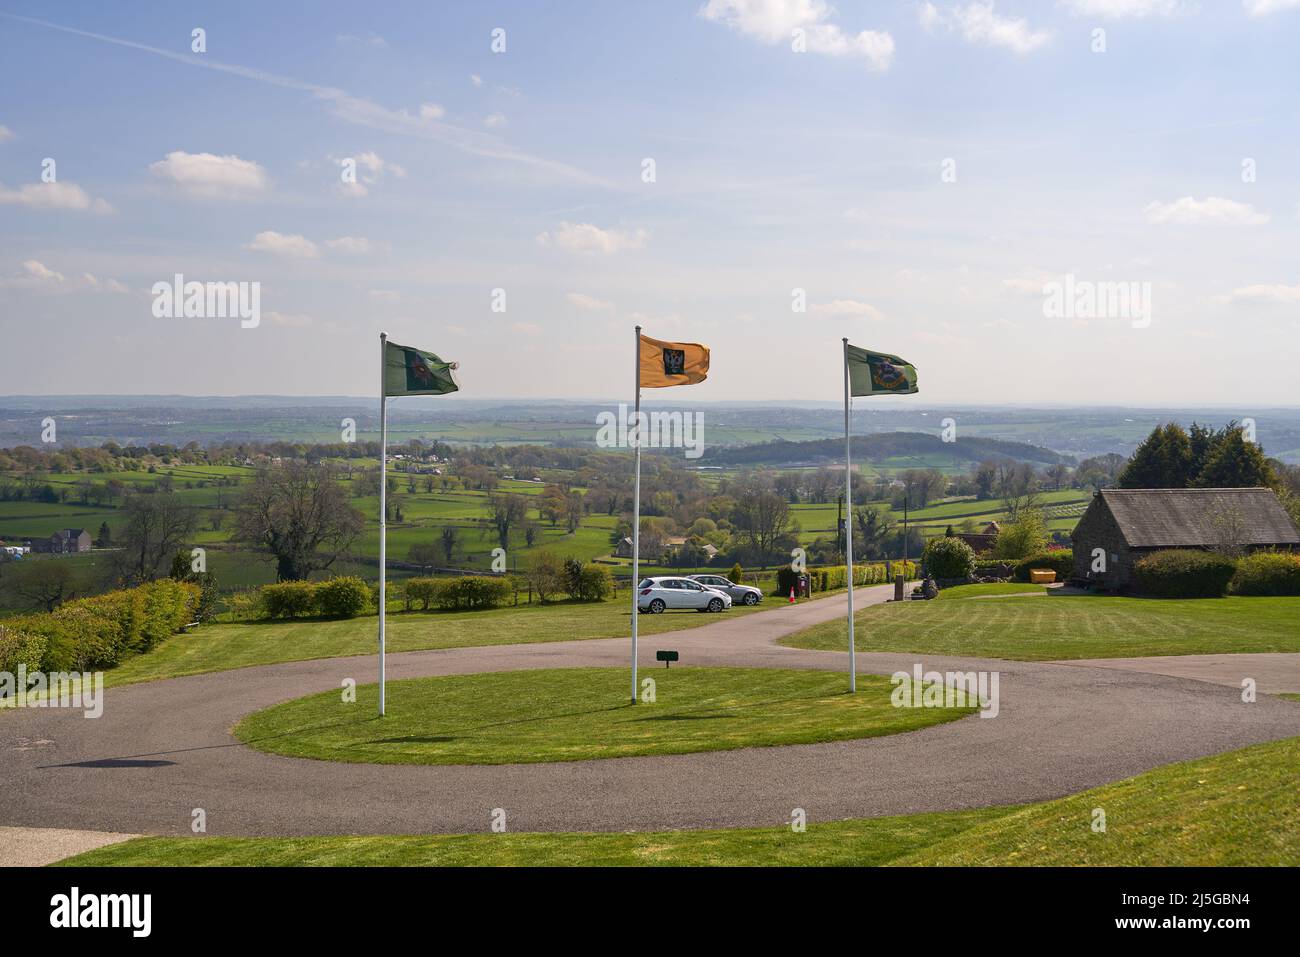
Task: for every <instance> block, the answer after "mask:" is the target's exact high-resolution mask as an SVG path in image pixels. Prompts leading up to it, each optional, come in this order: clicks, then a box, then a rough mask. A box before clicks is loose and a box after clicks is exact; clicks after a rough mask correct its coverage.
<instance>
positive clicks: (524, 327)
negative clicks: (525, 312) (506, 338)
mask: <svg viewBox="0 0 1300 957" xmlns="http://www.w3.org/2000/svg"><path fill="white" fill-rule="evenodd" d="M510 331H511V332H518V333H520V334H522V335H525V336H535V335H537V334H538V333H540V332H541V331H542V327H541V326H539V325H538V324H537V323H535V322H512V323H511V324H510Z"/></svg>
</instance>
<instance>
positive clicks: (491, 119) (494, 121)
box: [483, 113, 506, 130]
mask: <svg viewBox="0 0 1300 957" xmlns="http://www.w3.org/2000/svg"><path fill="white" fill-rule="evenodd" d="M483 125H484V126H486V127H487V128H488V129H490V130H494V129H496V128H497V127H500V126H505V125H506V118H505V114H503V113H490V114H489V115H487V116H485V117H483Z"/></svg>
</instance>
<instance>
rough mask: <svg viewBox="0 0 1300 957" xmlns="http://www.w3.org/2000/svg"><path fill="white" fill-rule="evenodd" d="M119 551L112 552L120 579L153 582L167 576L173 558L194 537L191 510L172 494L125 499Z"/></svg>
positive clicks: (160, 493) (136, 495)
mask: <svg viewBox="0 0 1300 957" xmlns="http://www.w3.org/2000/svg"><path fill="white" fill-rule="evenodd" d="M124 511H125V513H126V514H125V526H124V528H123V529H122V532H121V534H120V536H119V541H120V542H121V546H122V547H121V548H120V549H119V550H118V551H117V552H115V553H114V559H115V561H114V564H115V567H116V570H117V576H118V578H119V579H121V580H122V581H125V582H147V581H153V580H154V579H155V578H159V577H161V576H163V575H165V574H166V573H167V570H168V569H169V568H170V567H171V561H172V558H173V557H174V556H175V554H176V552H177V551H178V550H179V549H180V547H181V546H182V545H184V544H185V542H186V540H188V539H189V538H190V536H191V535H193V534H194V527H195V515H194V509H192V508H190V507H189V506H188V505H186V504H185V503H184V502H182V501H181V500H180V499H179V498H178V497H177V496H176V493H175V492H156V493H154V494H153V495H141V494H140V493H138V492H137V493H132V494H131V495H128V496H127V499H126V505H125V508H124Z"/></svg>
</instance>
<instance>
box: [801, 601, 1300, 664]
mask: <svg viewBox="0 0 1300 957" xmlns="http://www.w3.org/2000/svg"><path fill="white" fill-rule="evenodd" d="M941 594H942V593H941ZM854 625H855V627H854V639H855V642H856V646H857V648H858V650H859V651H897V652H907V653H915V654H930V655H942V654H949V655H969V656H973V657H986V658H1010V659H1018V660H1021V661H1054V660H1060V659H1076V658H1134V657H1144V656H1147V655H1195V654H1221V653H1232V652H1238V653H1245V652H1300V598H1203V599H1177V600H1175V599H1163V600H1157V599H1145V598H1122V597H1114V596H1107V595H1069V596H1066V595H1057V594H1049V595H1048V596H1047V597H1045V598H1044V597H1041V596H1037V595H1031V596H1026V597H1015V596H1009V597H1005V598H996V599H989V600H987V601H958V600H952V599H950V600H947V601H927V602H919V601H913V602H898V603H890V604H885V605H871V606H868V607H867V608H865V609H863V610H862V611H861V612H859V613H858V614H857V615H856V616H855V617H854ZM846 632H847V629H846V627H845V623H844V622H843V621H838V620H837V621H830V622H825V623H823V624H820V625H814V626H813V627H811V628H807V629H805V630H803V631H801V632H798V633H796V634H794V635H790V636H788V637H786V638H784V639H782V641H781V643H782V644H785V645H790V646H792V647H796V648H817V649H824V650H830V651H841V650H843V648H844V642H845V641H846V640H847V636H846Z"/></svg>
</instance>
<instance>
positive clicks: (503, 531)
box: [488, 492, 528, 548]
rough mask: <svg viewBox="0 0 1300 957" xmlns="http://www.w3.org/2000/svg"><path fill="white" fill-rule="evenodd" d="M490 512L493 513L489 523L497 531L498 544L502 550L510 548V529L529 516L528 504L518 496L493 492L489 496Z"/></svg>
mask: <svg viewBox="0 0 1300 957" xmlns="http://www.w3.org/2000/svg"><path fill="white" fill-rule="evenodd" d="M488 510H489V511H490V512H491V513H492V515H491V518H490V519H489V522H490V523H491V524H492V527H493V528H494V529H496V533H497V543H498V544H499V545H500V546H501V547H502V548H509V547H510V529H511V527H512V526H515V525H518V524H519V523H520V522H522V521H523V520H524V518H525V517H526V516H527V514H528V503H527V502H526V501H525V500H524V499H523V498H522V497H521V496H518V495H510V494H509V493H506V492H502V493H500V494H498V493H496V492H492V493H490V494H489V495H488Z"/></svg>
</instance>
